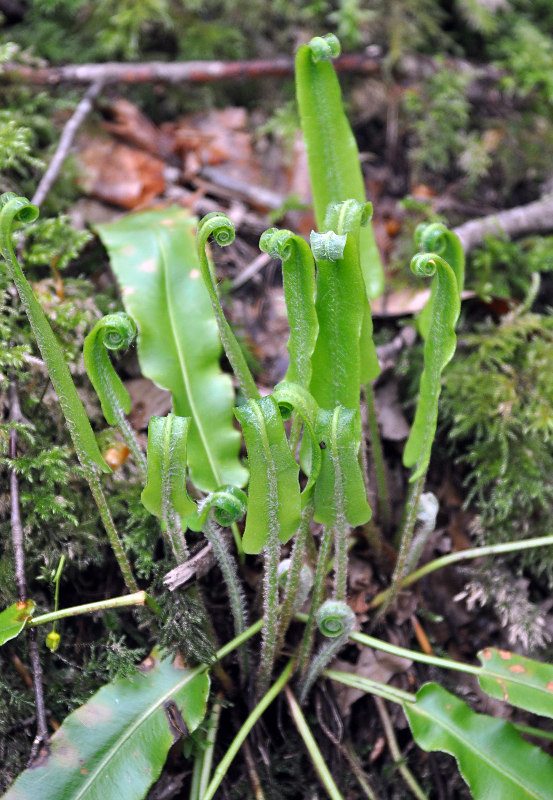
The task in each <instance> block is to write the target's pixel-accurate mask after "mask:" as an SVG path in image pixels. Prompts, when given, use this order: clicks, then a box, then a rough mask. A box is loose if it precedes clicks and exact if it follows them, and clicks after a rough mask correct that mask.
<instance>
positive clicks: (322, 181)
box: [296, 34, 384, 298]
mask: <svg viewBox="0 0 553 800" xmlns="http://www.w3.org/2000/svg"><path fill="white" fill-rule="evenodd" d="M339 52H340V43H339V41H338V40H337V38H336V37H335V36H333V35H332V34H329V35H328V36H324V37H316V38H315V39H313V40H312V41H311V42H310V43H309V44H307V45H303V46H302V47H300V48H298V51H297V53H296V96H297V101H298V107H299V112H300V121H301V128H302V133H303V138H304V141H305V146H306V151H307V161H308V166H309V177H310V181H311V187H312V190H313V205H314V209H315V218H316V221H317V228H318V229H319V230H320V231H324V230H325V229H326V228H325V224H324V222H325V214H326V209H327V207H328V205H329V203H340V202H342V201H344V200H347V199H348V198H353V199H354V200H357V202H359V203H364V202H365V200H366V192H365V184H364V180H363V174H362V172H361V165H360V162H359V150H358V149H357V143H356V141H355V137H354V135H353V131H352V130H351V126H350V124H349V121H348V118H347V116H346V114H345V112H344V106H343V102H342V94H341V91H340V84H339V82H338V78H337V77H336V72H335V70H334V66H333V65H332V63H331V59H332V58H334V57H336V56H337V55H338V54H339ZM355 238H356V247H357V250H358V252H359V258H360V266H361V272H362V276H363V284H364V287H365V292H366V296H367V297H368V298H372V297H378V295H380V294H382V290H383V288H384V273H383V270H382V265H381V263H380V255H379V252H378V248H377V246H376V242H375V239H374V234H373V231H372V228H371V226H370V225H368V226H367V227H365V228H363V230H361V231H358V232H357V234H356V236H355Z"/></svg>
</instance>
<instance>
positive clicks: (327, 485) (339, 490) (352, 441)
mask: <svg viewBox="0 0 553 800" xmlns="http://www.w3.org/2000/svg"><path fill="white" fill-rule="evenodd" d="M315 432H316V436H317V439H318V441H319V447H320V448H321V453H322V463H321V471H320V474H319V477H318V478H317V482H316V484H315V514H314V519H315V521H316V522H322V523H323V524H324V525H328V526H331V527H332V526H334V525H336V524H337V522H339V516H340V515H344V516H345V520H346V522H348V523H349V524H350V525H353V526H355V525H363V524H364V523H365V522H367V521H368V520H369V519H370V518H371V509H370V506H369V504H368V503H367V492H366V489H365V482H364V480H363V473H362V471H361V467H360V465H359V446H360V444H361V417H360V414H359V410H358V409H355V410H354V409H347V408H343V407H342V406H336V408H334V409H333V410H332V411H329V410H321V411H319V414H318V417H317V424H316V428H315Z"/></svg>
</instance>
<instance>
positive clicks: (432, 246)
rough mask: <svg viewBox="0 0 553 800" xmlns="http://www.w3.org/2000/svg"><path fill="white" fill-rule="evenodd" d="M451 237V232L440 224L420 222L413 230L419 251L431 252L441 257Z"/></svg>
mask: <svg viewBox="0 0 553 800" xmlns="http://www.w3.org/2000/svg"><path fill="white" fill-rule="evenodd" d="M451 235H452V232H451V231H449V230H448V229H447V228H446V226H445V225H444V224H443V223H441V222H432V223H430V224H428V223H426V222H422V223H421V224H420V225H417V227H416V229H415V244H416V245H417V247H418V248H419V249H420V250H426V251H429V250H432V251H433V252H435V253H438V254H439V255H442V256H443V254H444V253H445V250H446V248H447V243H448V237H449V236H451Z"/></svg>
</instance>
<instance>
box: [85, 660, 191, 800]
mask: <svg viewBox="0 0 553 800" xmlns="http://www.w3.org/2000/svg"><path fill="white" fill-rule="evenodd" d="M204 669H205V667H196V669H195V670H192V671H190V672H189V673H188V674H187V675H185V676H184V677H183V679H182V681H179V683H177V684H175V685H174V686H172V687H171V689H169V691H167V692H165V694H164V695H162V697H160V698H159V699H158V700H157V702H156V703H155V704H154V705H151V706H148V708H147V709H146V711H145V712H144V713H143V714H141V715H140V716H139V717H138V718H137V720H136V721H135V722H134V723H133V724H132V725H129V726H127V727H126V729H125V731H124V733H123V735H122V736H121V737H120V738H119V739H118V740H117V742H116V743H115V744H114V746H113V747H112V748H111V750H110V751H109V752H108V753H107V755H106V756H104V758H103V759H102V760H101V761H100V763H99V764H98V766H97V767H96V769H95V770H94V772H92V773H91V774H90V777H89V778H87V780H86V781H85V782H84V784H83V785H82V787H81V788H80V789H79V791H78V792H77V794H75V795H73V797H72V798H71V800H79V798H82V797H85V792H86V791H87V790H88V789H89V788H90V787H91V786H92V784H93V783H94V781H95V780H96V779H97V778H98V776H99V775H100V774H101V773H102V772H103V771H104V769H105V768H106V767H107V766H108V765H109V763H110V762H111V760H112V759H113V758H115V756H116V755H117V754H118V753H119V751H120V750H121V748H122V747H123V745H124V744H125V743H126V742H127V741H128V739H130V738H131V736H132V735H133V734H134V733H135V732H136V731H137V730H138V728H139V727H140V726H141V725H142V724H143V723H144V722H145V721H146V720H147V719H148V718H149V717H151V715H152V714H154V713H155V712H156V711H157V710H158V709H159V708H160V706H161V705H162V703H164V702H166V701H167V700H169V699H170V698H171V695H173V694H175V692H178V691H180V690H181V689H182V688H183V686H186V684H187V683H188V682H189V681H192V680H194V678H197V677H198V675H201V674H202V672H203V671H204Z"/></svg>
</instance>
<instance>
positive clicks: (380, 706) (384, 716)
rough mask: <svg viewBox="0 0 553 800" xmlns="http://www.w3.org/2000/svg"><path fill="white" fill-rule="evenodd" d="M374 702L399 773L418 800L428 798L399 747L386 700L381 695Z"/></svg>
mask: <svg viewBox="0 0 553 800" xmlns="http://www.w3.org/2000/svg"><path fill="white" fill-rule="evenodd" d="M374 702H375V703H376V708H377V711H378V715H379V717H380V721H381V723H382V727H383V728H384V735H385V737H386V741H387V742H388V747H389V748H390V754H391V756H392V758H393V760H394V763H395V765H396V767H397V768H398V770H399V774H400V775H401V777H402V778H403V780H404V781H405V783H406V784H407V786H408V787H409V789H410V790H411V792H412V793H413V795H414V796H415V797H416V798H417V800H428V798H427V796H426V795H425V793H424V792H423V790H422V789H421V787H420V786H419V784H418V782H417V780H416V779H415V776H414V775H413V773H412V772H411V770H410V769H409V768H408V766H407V764H406V763H405V761H404V758H403V756H402V754H401V750H400V749H399V745H398V743H397V739H396V734H395V731H394V726H393V725H392V720H391V719H390V715H389V714H388V709H387V708H386V704H385V702H384V700H383V699H382V698H381V697H375V698H374Z"/></svg>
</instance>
